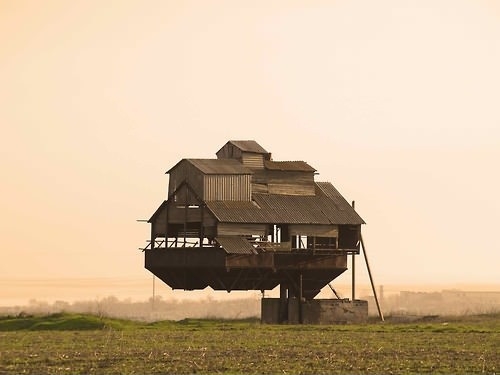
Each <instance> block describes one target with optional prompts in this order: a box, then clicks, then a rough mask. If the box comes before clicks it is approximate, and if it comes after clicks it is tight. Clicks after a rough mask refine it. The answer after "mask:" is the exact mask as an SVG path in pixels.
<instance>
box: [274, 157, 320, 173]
mask: <svg viewBox="0 0 500 375" xmlns="http://www.w3.org/2000/svg"><path fill="white" fill-rule="evenodd" d="M264 166H265V167H266V169H268V170H273V171H296V172H297V171H299V172H315V171H316V169H314V168H313V167H311V166H310V165H309V164H307V163H306V162H305V161H301V160H297V161H274V160H266V161H265V162H264Z"/></svg>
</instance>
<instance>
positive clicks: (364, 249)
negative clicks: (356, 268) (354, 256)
mask: <svg viewBox="0 0 500 375" xmlns="http://www.w3.org/2000/svg"><path fill="white" fill-rule="evenodd" d="M359 238H360V239H361V246H362V247H363V255H364V256H365V262H366V269H367V270H368V276H370V283H371V284H372V291H373V297H375V303H376V304H377V310H378V315H379V316H380V320H382V321H384V314H382V310H381V309H380V304H379V302H378V298H377V291H376V290H375V283H374V282H373V278H372V272H371V271H370V264H369V263H368V256H367V255H366V247H365V244H364V242H363V236H362V235H361V234H360V235H359Z"/></svg>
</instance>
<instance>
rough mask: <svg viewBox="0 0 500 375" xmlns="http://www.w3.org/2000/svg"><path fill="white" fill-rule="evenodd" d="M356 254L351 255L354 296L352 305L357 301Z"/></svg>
mask: <svg viewBox="0 0 500 375" xmlns="http://www.w3.org/2000/svg"><path fill="white" fill-rule="evenodd" d="M355 256H356V254H355V253H354V252H353V253H352V254H351V269H352V271H351V272H352V282H351V283H352V296H351V300H352V303H354V301H355V300H356V258H355Z"/></svg>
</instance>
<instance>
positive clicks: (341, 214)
mask: <svg viewBox="0 0 500 375" xmlns="http://www.w3.org/2000/svg"><path fill="white" fill-rule="evenodd" d="M315 187H316V195H314V196H300V195H293V196H292V195H281V194H261V193H254V194H253V195H252V197H253V199H254V202H248V201H245V202H242V201H208V202H206V204H207V207H208V209H209V210H210V211H211V212H212V214H213V215H214V216H215V217H216V218H217V220H219V221H220V222H227V223H281V224H352V225H358V224H364V223H365V222H364V221H363V219H362V218H361V217H360V216H359V215H358V214H357V213H356V211H355V210H354V209H353V208H352V207H351V205H350V204H349V203H348V202H347V201H346V200H345V199H344V198H343V197H342V195H340V193H339V192H338V191H337V189H335V187H334V186H333V185H332V184H331V183H329V182H316V183H315Z"/></svg>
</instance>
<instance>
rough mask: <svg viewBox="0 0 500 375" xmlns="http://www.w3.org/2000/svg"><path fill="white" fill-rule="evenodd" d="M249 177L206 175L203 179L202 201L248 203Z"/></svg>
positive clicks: (250, 189) (249, 196)
mask: <svg viewBox="0 0 500 375" xmlns="http://www.w3.org/2000/svg"><path fill="white" fill-rule="evenodd" d="M250 182H251V176H250V175H207V176H205V177H204V189H203V190H204V194H203V199H204V200H206V201H250V200H251V198H252V185H251V183H250Z"/></svg>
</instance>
